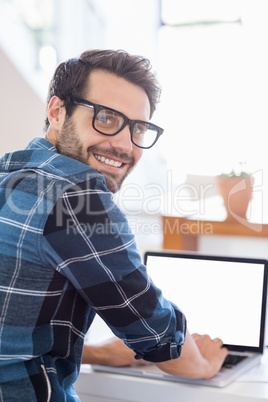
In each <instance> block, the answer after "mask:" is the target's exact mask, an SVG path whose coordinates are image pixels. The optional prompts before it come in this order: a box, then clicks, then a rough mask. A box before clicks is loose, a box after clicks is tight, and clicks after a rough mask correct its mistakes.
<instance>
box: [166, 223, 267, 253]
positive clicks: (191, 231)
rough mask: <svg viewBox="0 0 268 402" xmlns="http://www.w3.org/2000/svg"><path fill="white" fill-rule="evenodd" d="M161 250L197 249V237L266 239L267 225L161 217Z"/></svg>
mask: <svg viewBox="0 0 268 402" xmlns="http://www.w3.org/2000/svg"><path fill="white" fill-rule="evenodd" d="M162 225H163V248H164V249H168V250H191V251H197V249H198V236H200V235H205V236H214V235H224V236H248V237H258V238H268V224H259V223H250V222H245V223H244V224H242V223H239V222H235V223H233V222H232V223H230V222H224V221H223V222H218V221H206V220H196V219H187V218H183V217H176V216H162Z"/></svg>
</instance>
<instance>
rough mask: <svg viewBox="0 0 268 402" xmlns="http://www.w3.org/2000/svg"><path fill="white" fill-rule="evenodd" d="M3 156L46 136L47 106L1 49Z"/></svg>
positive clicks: (0, 121) (0, 83)
mask: <svg viewBox="0 0 268 402" xmlns="http://www.w3.org/2000/svg"><path fill="white" fill-rule="evenodd" d="M0 88H1V92H0V93H1V96H0V130H1V142H0V154H1V155H2V154H3V153H4V152H7V151H11V150H14V149H20V148H24V147H25V146H26V145H27V144H28V142H29V141H30V140H31V139H32V138H33V137H36V136H42V135H43V133H42V128H43V124H44V117H45V104H44V102H43V101H42V100H41V99H40V98H39V96H38V95H37V94H36V93H35V92H34V90H33V89H32V88H31V87H30V85H29V84H28V83H27V82H26V81H25V79H24V77H22V75H21V74H20V73H19V71H18V70H17V69H16V68H15V67H14V65H13V63H12V62H11V61H10V59H9V58H8V57H7V55H6V54H5V53H4V51H3V49H1V47H0Z"/></svg>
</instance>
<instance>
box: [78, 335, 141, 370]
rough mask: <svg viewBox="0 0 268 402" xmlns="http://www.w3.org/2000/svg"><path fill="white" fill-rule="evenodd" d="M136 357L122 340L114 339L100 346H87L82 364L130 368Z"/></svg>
mask: <svg viewBox="0 0 268 402" xmlns="http://www.w3.org/2000/svg"><path fill="white" fill-rule="evenodd" d="M134 355H135V353H134V352H133V350H131V349H129V348H128V347H127V346H126V345H125V344H124V342H123V341H122V340H121V339H119V338H116V337H114V338H111V339H109V340H108V341H106V342H104V343H102V344H100V345H85V346H84V350H83V359H82V363H86V364H102V365H106V366H129V365H130V364H134V363H135V362H136V360H135V359H134Z"/></svg>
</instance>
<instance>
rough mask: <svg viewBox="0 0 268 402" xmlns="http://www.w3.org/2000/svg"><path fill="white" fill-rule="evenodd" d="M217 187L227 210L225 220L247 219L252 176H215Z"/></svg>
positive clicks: (240, 220) (252, 182)
mask: <svg viewBox="0 0 268 402" xmlns="http://www.w3.org/2000/svg"><path fill="white" fill-rule="evenodd" d="M216 184H217V186H218V189H219V193H220V194H221V196H222V198H223V202H224V206H225V209H226V212H227V218H226V221H227V222H237V221H239V222H242V221H243V220H247V215H246V214H247V210H248V206H249V202H250V200H251V198H252V191H253V186H254V178H253V177H252V176H250V175H244V176H243V175H242V176H231V177H228V176H227V177H226V176H217V177H216Z"/></svg>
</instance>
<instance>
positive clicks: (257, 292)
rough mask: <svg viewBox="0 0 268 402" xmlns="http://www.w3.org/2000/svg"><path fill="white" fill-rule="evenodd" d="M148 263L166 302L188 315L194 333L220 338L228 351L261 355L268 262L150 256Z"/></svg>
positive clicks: (192, 256) (150, 272)
mask: <svg viewBox="0 0 268 402" xmlns="http://www.w3.org/2000/svg"><path fill="white" fill-rule="evenodd" d="M145 264H146V266H147V269H148V274H149V276H150V277H151V278H152V280H153V282H154V283H155V284H156V286H158V287H159V288H160V289H161V290H162V291H163V295H164V296H165V298H167V299H168V300H170V301H172V302H173V303H175V304H176V305H177V306H178V307H179V308H180V310H182V311H183V312H184V314H185V315H186V318H187V325H188V329H189V331H190V333H195V332H197V333H199V334H209V335H210V336H211V337H212V338H215V337H219V338H221V339H222V340H223V342H224V344H225V345H227V346H228V347H229V348H230V349H232V348H233V349H234V350H245V349H249V350H256V351H257V350H258V351H262V349H263V342H264V325H265V323H264V321H265V308H266V291H267V272H266V270H267V268H266V261H265V260H258V259H248V258H246V259H245V258H243V259H238V258H227V257H212V256H204V255H195V254H180V253H156V252H151V253H150V252H147V253H146V254H145ZM251 348H252V349H251ZM256 348H257V349H256Z"/></svg>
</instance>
